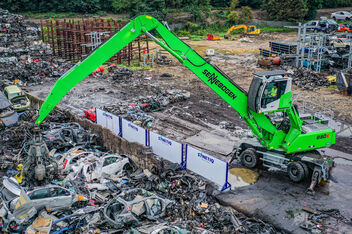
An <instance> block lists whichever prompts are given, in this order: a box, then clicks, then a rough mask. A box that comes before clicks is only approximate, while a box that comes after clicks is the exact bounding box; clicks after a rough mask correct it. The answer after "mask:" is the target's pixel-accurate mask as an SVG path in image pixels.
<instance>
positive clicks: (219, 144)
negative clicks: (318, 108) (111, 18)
mask: <svg viewBox="0 0 352 234" xmlns="http://www.w3.org/2000/svg"><path fill="white" fill-rule="evenodd" d="M250 40H251V41H252V42H240V41H239V40H235V41H223V40H220V41H205V40H203V41H186V43H188V44H189V45H190V46H191V47H192V48H194V49H195V50H196V51H197V52H198V53H200V54H201V55H205V50H206V49H207V48H213V49H215V56H213V57H211V58H210V59H211V61H212V62H213V63H214V64H216V65H217V66H218V67H220V68H221V69H222V70H223V71H224V72H225V73H226V74H228V75H229V76H230V77H232V79H233V81H234V82H236V83H237V84H239V85H240V86H242V87H243V88H244V89H245V90H248V88H249V85H250V82H251V79H252V76H253V72H256V71H264V69H262V68H259V67H257V64H256V61H257V54H258V51H259V48H268V47H269V41H271V40H274V41H275V40H280V41H288V42H289V41H295V40H296V36H295V34H294V33H284V34H271V35H262V36H260V37H254V38H250ZM154 47H155V45H151V48H154ZM165 73H167V74H171V77H170V75H169V76H168V77H164V76H162V74H165ZM54 83H55V81H54V80H48V81H46V82H43V84H39V85H35V86H30V87H27V91H29V92H31V93H32V94H34V95H36V96H38V97H40V98H43V99H45V98H46V96H47V95H48V93H49V92H50V90H51V87H52V86H53V84H54ZM173 88H177V89H180V90H187V91H190V92H191V97H190V98H189V99H187V100H186V101H183V102H178V103H175V104H172V105H170V106H168V107H167V108H166V109H165V110H163V111H160V112H153V113H150V114H151V115H152V116H153V117H154V121H153V125H152V127H151V129H152V130H153V131H156V132H159V133H161V134H163V135H165V136H167V137H170V138H172V139H175V140H177V141H181V142H184V143H188V144H191V145H194V146H196V147H199V148H202V149H203V150H205V151H206V152H209V153H212V154H213V155H214V156H217V157H220V158H222V159H224V160H226V159H228V156H227V155H228V154H229V153H230V152H231V150H232V147H233V143H234V141H238V140H239V136H238V135H236V129H237V130H238V131H241V129H247V126H246V124H245V123H244V122H243V121H242V120H241V119H240V118H239V116H238V114H237V113H236V111H234V110H233V109H232V108H231V107H230V106H229V105H228V104H226V102H224V101H223V100H222V99H221V98H220V97H218V96H217V95H216V94H215V93H213V92H212V91H211V89H210V88H209V87H207V86H206V85H204V84H203V83H202V82H201V81H200V80H199V79H198V78H197V77H196V76H195V75H194V74H193V73H192V72H190V71H189V70H187V69H185V68H184V67H183V66H182V65H180V64H179V63H177V62H176V61H173V62H172V65H167V66H166V65H157V66H156V67H154V68H153V70H149V71H135V72H134V74H133V76H132V78H130V79H129V80H123V81H116V80H113V79H112V78H111V77H109V76H108V74H107V75H104V76H102V77H92V76H90V77H88V78H86V79H85V80H84V81H82V82H81V83H80V84H79V85H77V86H76V87H75V88H74V89H73V90H71V91H70V92H69V93H68V95H66V96H65V97H64V99H63V100H62V101H61V103H60V104H59V105H60V106H61V107H64V108H68V109H70V110H71V111H72V112H74V113H75V114H77V115H80V116H83V111H84V110H85V109H88V108H90V107H100V108H102V107H103V106H105V105H111V104H117V103H121V102H127V103H128V102H131V100H133V99H135V98H136V97H141V96H149V95H156V94H160V92H163V91H165V90H171V89H173ZM293 92H294V93H295V95H299V96H300V97H303V98H304V99H306V100H310V101H313V102H315V103H317V104H320V105H323V106H325V107H327V108H330V109H332V110H333V111H334V112H335V116H337V117H338V118H339V120H341V121H343V120H345V121H346V122H348V121H351V119H352V102H351V97H345V96H342V95H340V94H338V93H337V92H336V91H335V90H333V89H331V88H330V89H320V90H318V91H315V92H312V91H302V90H300V89H297V88H296V87H294V91H293ZM224 122H226V125H227V128H225V129H224V128H222V127H220V126H221V125H222V124H223V123H224ZM351 122H352V121H351ZM351 145H352V139H351V138H350V137H348V136H347V137H339V138H337V143H336V145H335V146H334V148H335V149H338V150H340V151H332V150H331V151H327V154H330V155H331V156H333V157H336V158H337V157H343V158H347V159H349V160H351V159H352V155H351V153H352V146H351ZM341 150H342V151H344V152H345V153H343V152H341ZM346 153H347V154H346ZM343 160H344V159H343ZM349 162H350V161H348V160H347V161H343V162H342V163H341V164H340V165H339V164H338V165H337V167H336V168H335V169H334V171H333V177H334V181H330V183H329V185H327V186H325V187H322V188H320V189H318V195H317V196H315V197H310V196H308V195H306V194H305V189H306V188H307V187H308V182H306V183H302V184H295V183H292V182H290V180H289V179H288V177H287V176H286V175H283V174H281V173H273V172H267V171H262V170H259V171H258V173H259V174H260V176H259V180H258V182H257V183H255V184H254V185H248V186H245V187H241V188H235V189H234V190H231V191H230V192H228V193H225V194H222V195H220V197H219V198H220V199H221V200H223V201H224V202H226V203H227V204H230V205H232V206H234V207H237V208H238V209H240V210H242V211H244V212H247V213H248V214H249V215H257V216H259V217H261V218H263V217H264V218H265V217H266V218H267V220H269V221H270V222H272V223H274V224H275V225H277V226H278V227H280V228H282V229H284V230H287V231H289V232H295V233H303V230H302V229H300V228H299V224H300V223H301V222H302V220H303V216H302V215H303V214H302V213H299V212H298V211H296V210H300V209H301V208H302V207H303V206H304V205H310V206H312V207H314V208H316V209H330V208H337V209H339V210H340V211H341V213H342V214H343V216H345V217H352V213H351V211H352V203H351V201H352V198H351V194H352V184H351V182H350V181H349V180H348V179H347V178H348V177H350V176H349V175H348V174H346V173H349V172H350V171H352V170H351V169H352V164H350V163H349ZM238 166H239V165H238V164H236V163H235V164H234V165H232V167H238ZM326 191H328V192H326ZM327 204H328V205H327ZM287 212H290V214H291V213H292V212H293V218H292V216H290V217H288V218H287V215H286V214H287ZM282 217H284V218H282ZM285 217H286V218H285ZM348 229H349V230H351V226H347V227H346V226H345V224H341V225H339V226H338V227H336V229H335V231H336V230H337V231H345V230H348Z"/></svg>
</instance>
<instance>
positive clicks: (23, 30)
mask: <svg viewBox="0 0 352 234" xmlns="http://www.w3.org/2000/svg"><path fill="white" fill-rule="evenodd" d="M40 33H41V31H40V28H38V24H36V23H33V22H30V21H27V20H24V19H23V17H22V16H20V15H16V14H10V13H9V12H8V11H7V10H3V9H0V80H4V79H7V80H9V81H15V80H20V81H22V82H23V83H38V82H40V81H41V80H42V79H43V78H46V77H60V76H61V75H62V74H63V73H64V72H65V71H67V70H68V69H69V68H70V67H71V66H72V63H68V62H65V61H63V60H56V59H52V58H51V56H52V50H51V48H50V45H48V44H45V43H43V42H42V41H41V35H40Z"/></svg>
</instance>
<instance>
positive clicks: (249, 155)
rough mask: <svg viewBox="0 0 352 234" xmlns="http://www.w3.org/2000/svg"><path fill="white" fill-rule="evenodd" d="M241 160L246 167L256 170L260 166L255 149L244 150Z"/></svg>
mask: <svg viewBox="0 0 352 234" xmlns="http://www.w3.org/2000/svg"><path fill="white" fill-rule="evenodd" d="M240 158H241V163H242V165H243V166H245V167H249V168H254V167H256V166H257V165H258V161H259V158H258V155H257V154H256V152H255V149H253V148H248V149H246V150H244V151H243V152H242V153H241V155H240Z"/></svg>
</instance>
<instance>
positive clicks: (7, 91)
mask: <svg viewBox="0 0 352 234" xmlns="http://www.w3.org/2000/svg"><path fill="white" fill-rule="evenodd" d="M4 95H5V97H6V98H7V99H8V100H9V102H10V104H11V108H12V109H13V110H15V111H25V110H27V109H28V108H29V107H30V106H31V102H30V101H29V99H28V97H27V95H26V94H25V93H24V92H23V91H22V90H21V89H20V88H19V87H18V86H17V85H10V86H7V87H5V88H4Z"/></svg>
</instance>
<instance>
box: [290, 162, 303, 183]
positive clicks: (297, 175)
mask: <svg viewBox="0 0 352 234" xmlns="http://www.w3.org/2000/svg"><path fill="white" fill-rule="evenodd" d="M287 173H288V176H289V177H290V179H291V180H292V181H294V182H300V181H302V180H303V179H304V177H305V171H304V167H303V166H302V164H301V163H300V162H291V163H289V164H288V167H287Z"/></svg>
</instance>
